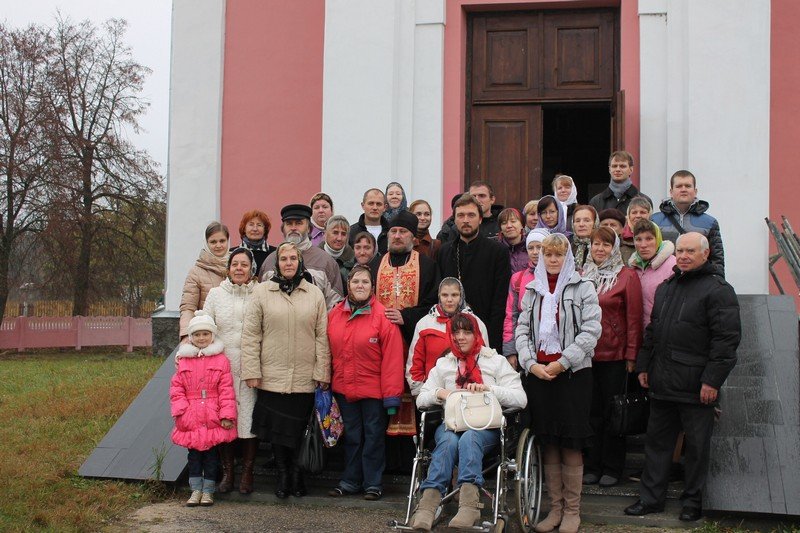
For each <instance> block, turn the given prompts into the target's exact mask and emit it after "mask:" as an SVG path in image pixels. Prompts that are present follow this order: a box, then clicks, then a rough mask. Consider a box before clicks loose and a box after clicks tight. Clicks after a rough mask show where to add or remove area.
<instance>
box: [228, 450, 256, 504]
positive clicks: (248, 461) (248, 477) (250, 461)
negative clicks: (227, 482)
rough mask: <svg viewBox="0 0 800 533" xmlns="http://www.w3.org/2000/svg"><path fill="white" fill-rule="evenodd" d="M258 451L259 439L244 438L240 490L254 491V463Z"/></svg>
mask: <svg viewBox="0 0 800 533" xmlns="http://www.w3.org/2000/svg"><path fill="white" fill-rule="evenodd" d="M256 452H258V439H242V479H240V480H239V492H240V493H241V494H250V493H251V492H253V465H254V464H255V462H256ZM231 483H233V470H231Z"/></svg>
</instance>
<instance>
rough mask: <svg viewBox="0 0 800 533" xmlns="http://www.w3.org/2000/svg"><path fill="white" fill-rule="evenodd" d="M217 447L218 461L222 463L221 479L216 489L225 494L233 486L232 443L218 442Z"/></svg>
mask: <svg viewBox="0 0 800 533" xmlns="http://www.w3.org/2000/svg"><path fill="white" fill-rule="evenodd" d="M218 449H219V461H220V463H221V464H222V479H220V480H219V484H218V485H217V490H218V491H219V492H221V493H223V494H225V493H228V492H230V491H231V489H232V488H233V443H232V442H226V443H225V444H220V445H219V446H218Z"/></svg>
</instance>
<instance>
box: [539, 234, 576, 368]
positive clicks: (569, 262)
mask: <svg viewBox="0 0 800 533" xmlns="http://www.w3.org/2000/svg"><path fill="white" fill-rule="evenodd" d="M574 273H575V257H574V256H573V255H572V247H570V246H567V256H566V257H565V258H564V265H563V266H562V267H561V272H559V273H558V281H556V288H555V290H554V291H553V292H550V284H549V283H548V282H547V268H546V267H545V261H539V264H537V265H536V269H535V270H534V279H533V290H534V291H536V292H537V293H538V294H539V295H540V296H542V306H541V319H540V322H539V346H538V347H537V348H538V349H539V350H541V351H543V352H544V353H545V354H547V355H552V354H556V353H561V350H562V347H561V335H560V334H559V332H558V322H557V321H556V313H557V312H558V302H559V301H560V300H561V295H562V294H563V293H564V287H566V286H567V283H569V280H570V279H571V278H572V275H573V274H574Z"/></svg>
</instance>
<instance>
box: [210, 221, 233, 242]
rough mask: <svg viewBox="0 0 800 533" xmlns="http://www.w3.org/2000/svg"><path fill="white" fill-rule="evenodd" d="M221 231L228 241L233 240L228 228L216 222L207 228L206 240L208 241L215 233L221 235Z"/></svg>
mask: <svg viewBox="0 0 800 533" xmlns="http://www.w3.org/2000/svg"><path fill="white" fill-rule="evenodd" d="M220 231H221V232H222V233H224V234H225V237H226V238H228V239H230V238H231V235H230V233H228V226H226V225H225V224H223V223H222V222H217V221H216V220H215V221H214V222H212V223H211V224H209V225H208V226H206V240H208V238H209V237H211V236H212V235H214V234H215V233H219V232H220Z"/></svg>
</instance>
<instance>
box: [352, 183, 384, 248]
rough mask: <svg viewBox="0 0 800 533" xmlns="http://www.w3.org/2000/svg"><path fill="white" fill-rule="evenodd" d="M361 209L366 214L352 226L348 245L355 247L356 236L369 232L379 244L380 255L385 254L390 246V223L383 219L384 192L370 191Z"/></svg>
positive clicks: (366, 193) (365, 196)
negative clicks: (388, 235) (388, 236)
mask: <svg viewBox="0 0 800 533" xmlns="http://www.w3.org/2000/svg"><path fill="white" fill-rule="evenodd" d="M361 209H363V210H364V213H362V214H361V216H360V217H358V222H356V223H355V224H353V225H352V226H350V238H349V239H348V240H347V241H348V243H349V244H350V246H353V244H355V240H356V235H358V234H359V233H361V232H362V231H368V232H370V233H372V236H373V237H375V241H376V242H377V243H378V253H379V254H385V253H386V249H387V246H388V239H387V234H388V233H389V223H388V222H387V221H386V219H385V218H383V212H384V211H385V210H386V196H384V194H383V191H382V190H380V189H368V190H367V192H365V193H364V196H363V198H362V199H361Z"/></svg>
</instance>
